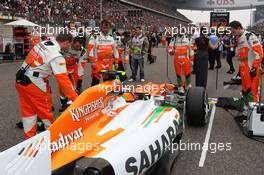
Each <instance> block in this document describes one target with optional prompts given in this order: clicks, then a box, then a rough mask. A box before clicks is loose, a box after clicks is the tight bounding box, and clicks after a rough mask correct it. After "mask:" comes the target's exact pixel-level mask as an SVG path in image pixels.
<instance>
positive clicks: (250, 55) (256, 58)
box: [229, 21, 263, 117]
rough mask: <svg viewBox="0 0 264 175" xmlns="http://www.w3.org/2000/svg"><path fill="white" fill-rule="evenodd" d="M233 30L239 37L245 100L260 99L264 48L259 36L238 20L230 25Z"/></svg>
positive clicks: (240, 64)
mask: <svg viewBox="0 0 264 175" xmlns="http://www.w3.org/2000/svg"><path fill="white" fill-rule="evenodd" d="M229 26H230V27H231V32H232V33H233V34H234V36H236V37H237V54H238V58H239V71H240V76H241V80H242V93H243V101H244V102H245V103H248V102H258V101H259V92H258V87H259V82H260V76H261V75H260V71H261V67H260V66H261V62H262V59H263V49H262V46H261V43H260V41H259V39H258V37H257V36H256V35H255V34H253V33H251V32H248V31H246V30H244V29H243V27H242V25H241V23H240V22H238V21H233V22H231V23H230V25H229ZM246 116H247V105H245V106H244V112H243V114H242V117H246Z"/></svg>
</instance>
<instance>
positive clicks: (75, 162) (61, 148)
mask: <svg viewBox="0 0 264 175" xmlns="http://www.w3.org/2000/svg"><path fill="white" fill-rule="evenodd" d="M103 74H104V75H107V76H109V77H115V76H117V75H119V74H120V72H118V71H108V72H103ZM113 79H114V78H113ZM185 116H186V120H187V122H188V123H189V124H190V125H193V126H204V125H205V124H206V123H207V121H208V119H207V117H208V104H207V96H206V93H205V90H204V89H203V88H199V87H197V88H191V89H189V91H188V92H187V94H186V99H183V98H182V97H179V96H178V94H177V88H176V87H175V86H174V85H171V84H155V83H148V84H145V85H140V86H139V85H137V86H133V85H125V84H124V83H123V84H122V83H120V81H117V80H110V81H107V82H103V83H101V84H99V85H97V86H93V87H90V88H88V89H87V90H86V91H84V92H83V93H82V94H81V95H80V96H79V97H78V98H77V99H76V100H75V101H74V102H73V103H72V104H71V105H70V106H69V107H68V108H67V109H66V110H65V111H64V112H63V113H62V114H61V116H60V117H59V118H58V119H57V120H56V121H55V122H54V123H53V124H52V125H51V127H50V128H49V129H48V130H47V131H45V132H42V133H40V134H38V135H36V136H35V137H33V138H31V139H28V140H26V141H24V142H22V143H20V144H18V145H16V146H14V147H12V148H10V149H8V150H7V151H4V152H2V153H0V162H1V163H0V168H1V175H16V174H19V175H36V174H38V175H50V174H53V175H62V174H63V175H67V174H69V175H70V174H71V175H126V174H128V175H138V174H151V175H154V174H164V175H169V174H170V173H171V169H172V167H173V164H174V161H175V159H176V157H177V155H178V153H179V152H178V150H177V143H179V141H180V140H181V137H182V134H183V130H184V121H185Z"/></svg>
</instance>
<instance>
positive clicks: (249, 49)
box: [236, 31, 263, 69]
mask: <svg viewBox="0 0 264 175" xmlns="http://www.w3.org/2000/svg"><path fill="white" fill-rule="evenodd" d="M236 53H237V54H238V57H239V60H240V66H249V68H250V69H251V68H252V67H255V68H258V67H259V66H260V64H261V61H262V58H263V50H262V46H261V43H260V41H259V39H258V37H257V36H256V35H255V34H253V33H250V32H247V31H245V32H244V33H243V35H242V36H241V37H240V38H239V39H238V46H237V52H236Z"/></svg>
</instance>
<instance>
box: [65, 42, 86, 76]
mask: <svg viewBox="0 0 264 175" xmlns="http://www.w3.org/2000/svg"><path fill="white" fill-rule="evenodd" d="M64 58H65V60H66V67H67V71H68V73H74V72H76V71H77V74H78V76H79V77H82V76H83V75H84V69H85V65H86V62H87V54H86V51H85V48H84V47H82V48H81V49H80V50H74V49H69V50H68V51H67V52H65V53H64Z"/></svg>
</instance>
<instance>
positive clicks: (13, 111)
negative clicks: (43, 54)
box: [0, 48, 264, 175]
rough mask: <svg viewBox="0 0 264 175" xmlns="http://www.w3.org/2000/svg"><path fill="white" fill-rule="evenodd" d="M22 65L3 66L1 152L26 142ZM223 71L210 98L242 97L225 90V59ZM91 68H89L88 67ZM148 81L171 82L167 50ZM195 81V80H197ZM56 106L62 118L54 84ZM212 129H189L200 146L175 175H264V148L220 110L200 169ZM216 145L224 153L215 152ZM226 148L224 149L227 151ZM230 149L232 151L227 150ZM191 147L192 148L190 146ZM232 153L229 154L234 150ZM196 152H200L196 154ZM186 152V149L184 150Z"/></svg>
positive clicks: (187, 136) (188, 136) (212, 83)
mask: <svg viewBox="0 0 264 175" xmlns="http://www.w3.org/2000/svg"><path fill="white" fill-rule="evenodd" d="M20 64H21V63H19V62H18V63H4V64H0V77H1V79H0V97H1V98H0V151H4V150H5V149H7V148H9V147H11V146H13V145H15V144H17V143H19V142H21V141H23V139H24V138H23V131H22V130H20V129H17V128H15V124H16V122H18V121H20V118H19V117H20V115H19V103H18V96H17V92H16V90H15V73H16V71H17V69H18V67H19V66H20ZM222 65H223V67H222V68H221V69H220V70H219V80H218V90H216V78H215V77H216V71H215V70H214V71H211V70H210V71H209V77H208V86H207V92H208V95H209V97H222V96H225V97H228V96H238V95H239V90H240V88H237V89H228V90H223V85H222V84H223V81H224V80H229V79H230V78H231V77H232V76H231V75H229V74H226V73H225V72H226V71H227V70H228V66H227V63H226V61H225V60H224V59H222ZM88 67H89V66H88ZM169 69H170V70H169V75H170V79H171V80H172V81H173V82H175V81H176V77H175V73H174V70H173V58H172V57H169ZM86 72H87V73H86V76H85V78H84V84H83V86H84V87H89V85H90V81H91V79H90V76H89V74H90V73H89V68H88V69H87V70H86ZM145 73H146V76H145V78H146V80H147V81H152V82H158V83H162V82H168V80H167V78H166V53H165V49H162V48H159V49H158V59H157V62H156V63H155V64H152V65H149V64H147V63H146V64H145ZM193 79H194V78H193ZM51 85H52V92H53V104H54V107H55V110H56V115H58V109H59V99H58V97H57V88H56V87H57V85H56V82H55V81H54V79H52V80H51ZM207 130H208V126H206V127H204V128H190V127H188V126H186V130H185V133H184V136H183V140H182V143H184V144H185V145H186V144H191V143H193V144H200V149H199V147H198V146H196V147H193V148H192V149H191V148H189V149H187V150H183V151H181V154H180V155H179V157H178V159H177V161H176V163H175V166H174V167H173V175H182V174H186V175H191V174H192V175H195V174H204V175H218V174H219V175H220V174H221V175H234V174H235V175H262V174H264V144H263V143H259V142H256V141H254V140H251V139H248V138H246V137H245V136H244V135H243V134H242V133H241V131H240V129H239V127H238V126H237V124H236V123H235V122H234V120H233V118H232V116H231V115H230V114H229V113H228V112H226V111H225V110H223V109H220V108H216V111H215V116H214V120H212V127H211V130H210V131H211V134H210V135H209V134H208V135H209V136H210V137H209V145H210V149H209V150H208V151H207V154H206V156H205V157H204V158H205V159H204V164H203V165H202V166H201V167H199V162H200V159H201V154H202V145H203V143H204V141H205V137H206V133H207ZM215 145H218V146H219V145H220V149H219V150H216V152H215V148H216V146H215ZM223 145H224V147H223ZM227 146H228V147H227ZM189 147H190V146H189ZM230 147H231V150H229V151H228V150H226V149H230ZM195 148H196V150H195ZM182 149H185V148H184V146H182ZM223 149H224V150H223Z"/></svg>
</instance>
